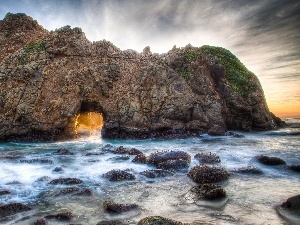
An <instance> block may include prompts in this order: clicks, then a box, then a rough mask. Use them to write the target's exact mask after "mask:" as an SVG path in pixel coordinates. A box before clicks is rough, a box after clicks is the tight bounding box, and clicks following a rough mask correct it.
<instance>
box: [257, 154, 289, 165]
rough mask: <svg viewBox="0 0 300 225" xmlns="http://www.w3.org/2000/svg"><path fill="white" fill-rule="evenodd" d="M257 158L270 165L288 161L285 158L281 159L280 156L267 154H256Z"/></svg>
mask: <svg viewBox="0 0 300 225" xmlns="http://www.w3.org/2000/svg"><path fill="white" fill-rule="evenodd" d="M256 159H257V160H258V162H260V163H262V164H264V165H268V166H277V165H285V164H286V162H285V161H284V160H283V159H280V158H278V157H269V156H266V155H260V156H256Z"/></svg>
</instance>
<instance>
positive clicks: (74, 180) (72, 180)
mask: <svg viewBox="0 0 300 225" xmlns="http://www.w3.org/2000/svg"><path fill="white" fill-rule="evenodd" d="M81 183H83V181H82V180H80V179H77V178H58V179H54V180H52V181H50V184H55V185H56V184H81Z"/></svg>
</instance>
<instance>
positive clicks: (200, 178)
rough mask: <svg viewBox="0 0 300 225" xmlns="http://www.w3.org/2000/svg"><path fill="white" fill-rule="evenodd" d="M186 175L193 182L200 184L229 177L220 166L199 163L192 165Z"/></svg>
mask: <svg viewBox="0 0 300 225" xmlns="http://www.w3.org/2000/svg"><path fill="white" fill-rule="evenodd" d="M188 177H189V178H191V179H192V180H193V181H194V182H196V183H200V184H204V183H215V182H220V181H225V180H227V179H228V178H229V173H228V171H227V170H226V169H225V168H224V167H221V166H208V165H204V164H201V165H197V166H194V167H193V168H192V169H191V170H190V171H189V173H188Z"/></svg>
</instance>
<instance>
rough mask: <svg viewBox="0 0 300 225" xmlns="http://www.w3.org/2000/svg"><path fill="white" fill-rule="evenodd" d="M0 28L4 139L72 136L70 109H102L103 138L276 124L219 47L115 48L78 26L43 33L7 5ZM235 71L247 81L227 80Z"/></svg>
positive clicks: (249, 78)
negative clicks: (90, 37) (157, 51)
mask: <svg viewBox="0 0 300 225" xmlns="http://www.w3.org/2000/svg"><path fill="white" fill-rule="evenodd" d="M0 33H1V34H2V38H1V40H0V49H1V50H2V51H1V53H0V68H1V71H0V82H1V84H2V85H1V89H0V140H1V141H9V140H14V141H18V140H19V141H20V140H24V141H43V140H45V141H52V140H63V139H70V138H76V129H75V120H76V116H77V115H78V114H80V113H83V112H99V113H104V112H105V121H104V122H105V123H104V125H103V127H102V136H103V137H104V138H155V137H156V138H161V137H163V138H178V137H187V136H196V135H199V134H203V133H207V132H208V133H209V134H212V135H223V134H224V132H225V131H226V130H227V129H232V130H243V131H250V130H272V129H276V128H278V126H279V125H278V122H275V121H277V119H276V118H275V117H272V115H271V113H270V111H269V109H268V107H267V103H266V101H265V96H264V92H263V90H262V88H261V85H260V82H259V80H258V78H257V77H256V76H255V75H254V74H253V73H251V72H250V71H249V70H247V69H246V68H244V67H236V66H234V65H241V62H240V61H239V60H238V59H237V58H236V57H235V56H234V55H233V54H232V53H231V52H230V51H228V50H226V49H223V48H219V47H212V46H202V47H193V46H191V45H187V46H185V47H182V48H173V49H172V51H169V52H168V53H166V54H161V55H158V54H151V51H150V47H149V48H148V47H146V48H145V49H144V51H143V53H137V52H136V51H134V50H125V51H122V50H120V49H119V48H117V47H116V46H114V45H113V44H112V43H111V42H109V41H106V40H102V41H96V42H90V41H89V40H88V39H87V38H86V36H85V34H84V32H83V31H82V30H81V29H80V28H73V29H72V28H71V27H70V26H65V27H62V28H60V29H56V30H54V31H51V32H49V31H47V30H45V29H44V28H43V27H42V26H40V25H39V24H38V22H37V21H35V20H33V19H32V18H31V17H29V16H27V15H25V14H12V13H8V14H7V15H6V16H5V18H4V19H3V20H1V21H0ZM216 51H217V52H219V53H220V54H223V55H224V58H223V59H222V60H225V62H226V63H225V64H224V65H223V64H222V63H220V59H219V57H217V56H216V55H214V54H213V53H214V52H216ZM75 56H76V57H75ZM227 64H228V65H232V68H230V70H229V69H228V68H226V65H227ZM16 65H17V66H16ZM239 69H242V70H243V71H242V73H240V75H241V76H242V77H240V78H241V79H244V80H245V82H238V81H239V79H237V80H234V79H228V77H229V75H230V74H229V73H230V72H231V71H233V72H238V71H239ZM243 74H245V76H243ZM237 78H239V77H237ZM128 81H130V82H128ZM86 105H89V106H90V107H85V106H86ZM276 123H277V124H276Z"/></svg>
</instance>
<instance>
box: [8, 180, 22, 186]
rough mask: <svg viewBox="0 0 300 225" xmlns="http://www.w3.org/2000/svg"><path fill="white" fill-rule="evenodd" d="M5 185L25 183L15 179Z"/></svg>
mask: <svg viewBox="0 0 300 225" xmlns="http://www.w3.org/2000/svg"><path fill="white" fill-rule="evenodd" d="M5 185H23V184H22V183H21V182H20V181H17V180H14V181H11V182H8V183H6V184H5Z"/></svg>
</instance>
